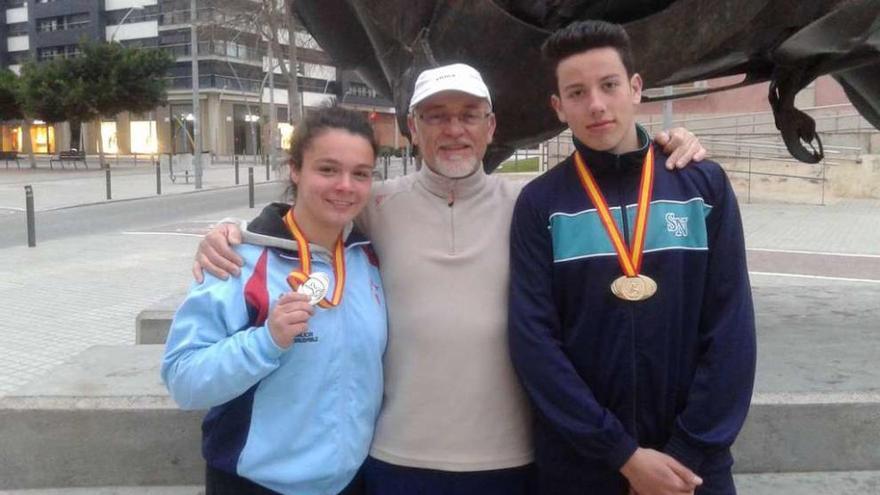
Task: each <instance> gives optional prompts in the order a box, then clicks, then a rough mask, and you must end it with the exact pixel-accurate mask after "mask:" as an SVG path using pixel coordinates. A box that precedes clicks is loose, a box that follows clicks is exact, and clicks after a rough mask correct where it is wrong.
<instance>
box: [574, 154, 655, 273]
mask: <svg viewBox="0 0 880 495" xmlns="http://www.w3.org/2000/svg"><path fill="white" fill-rule="evenodd" d="M574 161H575V165H576V167H575V168H576V169H577V172H578V177H580V180H581V185H582V186H583V187H584V190H585V191H586V192H587V196H588V197H589V198H590V201H592V202H593V206H595V207H596V211H597V212H598V213H599V218H600V219H601V220H602V225H603V226H604V227H605V231H606V232H608V237H609V238H610V239H611V244H612V245H613V246H614V250H615V251H617V259H618V261H619V262H620V267H621V268H622V269H623V273H624V274H625V275H626V276H627V277H637V276H638V275H639V271H641V268H642V251H643V250H644V248H645V231H646V230H647V226H648V210H649V209H650V207H651V194H652V191H653V189H654V147H653V146H651V145H649V146H648V153H647V154H645V159H644V161H643V162H642V180H641V184H640V185H639V202H638V210H637V212H636V225H635V229H634V230H633V238H632V246H630V248H629V249H628V248H627V246H626V243H625V242H624V240H623V236H622V235H621V234H620V229H618V228H617V224H616V223H615V222H614V218H613V217H612V216H611V211H610V210H609V209H608V202H607V201H605V196H603V195H602V191H601V190H600V189H599V186H598V185H597V184H596V180H595V179H594V178H593V174H591V173H590V170H589V169H587V166H586V164H585V163H584V159H583V157H582V156H581V154H580V152H579V151H575V154H574ZM620 214H621V215H626V208H621V212H620Z"/></svg>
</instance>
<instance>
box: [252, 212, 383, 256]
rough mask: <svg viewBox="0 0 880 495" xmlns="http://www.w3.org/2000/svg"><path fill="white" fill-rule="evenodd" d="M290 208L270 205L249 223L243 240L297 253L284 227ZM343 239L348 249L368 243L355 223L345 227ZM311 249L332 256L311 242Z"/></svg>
mask: <svg viewBox="0 0 880 495" xmlns="http://www.w3.org/2000/svg"><path fill="white" fill-rule="evenodd" d="M290 206H291V205H289V204H287V203H270V204H268V205H267V206H266V207H265V208H263V211H261V212H260V214H259V215H258V216H257V218H255V219H253V220H252V221H251V222H249V223H248V225H247V229H246V230H245V231H244V232H242V236H243V239H242V240H243V241H245V242H247V243H250V244H258V245H261V246H270V247H277V248H281V249H286V250H288V251H293V252H297V251H298V250H299V249H298V248H297V245H296V241H295V240H293V237H292V236H291V235H290V231H289V230H287V226H286V225H284V215H286V214H287V211H288V210H289V209H290ZM342 238H343V239H344V245H345V247H346V248H348V247H350V246H352V245H355V244H364V243H366V242H368V241H367V238H366V236H364V235H363V234H362V233H361V232H360V231H359V230H358V229H357V228H355V227H354V224H353V223H349V224H348V225H346V226H345V229H344V230H343V231H342ZM309 249H311V251H312V252H313V253H324V254H326V255H330V252H329V251H328V250H327V249H326V248H324V247H323V246H319V245H317V244H313V243H311V242H310V243H309Z"/></svg>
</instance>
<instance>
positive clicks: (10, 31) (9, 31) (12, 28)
mask: <svg viewBox="0 0 880 495" xmlns="http://www.w3.org/2000/svg"><path fill="white" fill-rule="evenodd" d="M24 34H28V23H26V22H16V23H14V24H8V25H7V26H6V35H7V36H21V35H24Z"/></svg>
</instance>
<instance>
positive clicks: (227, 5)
mask: <svg viewBox="0 0 880 495" xmlns="http://www.w3.org/2000/svg"><path fill="white" fill-rule="evenodd" d="M294 2H295V0H212V1H211V2H210V3H211V5H212V7H213V8H214V9H215V10H216V18H217V20H218V21H220V22H222V23H223V24H224V25H226V26H230V27H234V28H236V29H238V30H241V31H243V32H248V33H255V34H258V35H259V40H260V41H261V42H263V43H267V44H269V45H271V50H268V52H269V53H272V54H274V56H273V57H271V59H272V60H269V63H268V67H266V70H267V71H274V70H275V69H276V68H277V69H280V71H281V76H282V77H283V78H284V80H285V81H286V83H287V84H286V87H287V111H288V119H289V120H290V122H291V123H292V124H294V125H296V123H298V122H299V121H300V120H301V119H302V114H301V110H300V109H301V104H300V90H299V80H298V79H297V75H298V74H297V67H298V66H299V58H298V52H297V43H296V39H297V35H296V34H295V33H297V32H300V31H302V28H301V27H299V23H298V22H297V21H296V16H295V15H294ZM291 33H294V34H291ZM309 38H310V37H309ZM301 39H302V36H301ZM281 54H286V57H284V56H281ZM273 131H274V129H273Z"/></svg>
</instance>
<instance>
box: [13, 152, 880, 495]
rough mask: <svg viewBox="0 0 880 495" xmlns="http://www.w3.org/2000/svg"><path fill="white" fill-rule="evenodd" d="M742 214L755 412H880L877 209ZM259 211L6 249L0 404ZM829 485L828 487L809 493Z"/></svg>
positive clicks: (113, 340)
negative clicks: (225, 225)
mask: <svg viewBox="0 0 880 495" xmlns="http://www.w3.org/2000/svg"><path fill="white" fill-rule="evenodd" d="M2 172H3V171H2V169H0V174H2ZM153 180H154V179H153ZM200 194H201V193H200ZM167 201H168V202H173V201H179V199H177V200H176V199H172V198H171V197H169V198H168V199H167ZM131 203H133V204H147V203H146V202H142V203H139V202H138V201H134V202H131ZM229 206H233V205H232V204H230V205H229ZM108 207H111V208H112V207H115V206H114V205H112V204H111V205H108ZM71 210H76V208H72V209H71ZM742 212H743V221H744V227H745V231H746V240H747V246H748V248H749V260H750V269H751V271H752V283H753V287H754V290H755V292H754V293H755V300H756V308H757V311H758V314H759V316H760V317H759V320H758V324H759V342H760V345H761V347H760V348H759V362H758V387H757V392H758V395H757V396H756V404H760V407H761V408H764V407H773V405H774V404H786V403H792V402H795V403H797V402H798V401H801V402H808V403H812V402H810V401H812V400H814V397H815V396H816V395H817V394H820V395H822V396H823V397H825V398H826V399H827V397H831V398H833V399H834V400H836V401H838V402H839V403H850V402H854V401H856V402H857V401H859V400H861V399H860V398H866V397H867V398H868V399H869V402H872V403H876V402H877V401H878V394H880V385H878V383H880V369H878V366H877V365H876V352H875V349H877V348H878V347H880V346H878V344H880V242H878V241H880V228H878V227H880V201H871V200H866V201H847V202H839V203H835V204H831V205H828V206H803V205H768V204H744V205H742ZM255 213H256V210H250V209H248V208H247V207H246V205H243V206H235V207H231V208H223V209H222V211H217V212H212V213H198V214H193V215H187V214H185V213H182V212H176V214H174V215H171V214H170V213H169V216H168V218H167V219H163V218H159V219H158V220H156V221H154V222H152V223H143V222H141V223H140V224H138V225H136V226H132V227H131V228H126V227H120V228H114V229H111V230H108V231H104V232H101V233H96V234H90V235H72V236H66V237H60V238H57V239H52V240H46V241H42V242H39V244H38V246H37V248H27V247H24V246H22V245H15V246H9V247H6V248H0V256H2V257H3V260H4V263H3V264H2V268H0V314H2V319H0V396H3V395H7V394H9V393H10V392H12V391H13V390H14V389H17V388H20V387H21V386H22V385H23V384H25V383H26V382H29V381H31V380H32V379H35V378H36V379H39V378H40V377H41V376H42V377H43V382H44V383H45V381H46V380H50V381H51V377H49V376H48V372H49V370H51V369H53V368H55V367H56V366H57V365H58V364H60V363H62V362H64V361H67V360H68V359H69V358H71V357H72V356H74V355H76V354H79V353H80V352H82V351H83V350H85V349H86V348H88V347H90V346H92V345H96V344H105V345H118V344H132V343H133V342H134V335H135V332H134V321H135V316H136V315H137V313H138V312H139V311H140V310H142V309H144V308H146V307H148V306H150V305H151V304H153V303H155V302H158V301H160V300H162V299H163V298H166V297H167V296H168V295H169V294H172V293H174V292H179V291H185V290H186V287H187V286H188V284H189V283H190V279H191V276H190V274H189V268H190V264H191V260H192V254H193V252H194V250H195V246H196V244H197V241H198V237H197V236H198V235H199V233H200V232H203V231H204V229H206V228H208V226H210V225H211V224H212V223H214V222H216V221H217V220H219V219H221V218H223V217H227V216H234V217H242V218H249V217H251V216H253V215H254V214H255ZM172 216H173V218H172ZM823 400H825V399H823ZM860 424H861V423H860ZM864 424H865V425H870V424H871V422H867V423H864ZM748 434H749V433H748V432H744V435H748ZM768 441H769V440H768ZM754 445H756V446H758V447H761V448H764V449H773V448H777V449H779V452H778V453H774V454H773V455H776V456H777V458H778V459H780V460H781V461H782V462H787V458H789V457H791V458H792V459H794V460H796V461H799V462H803V461H804V460H805V459H806V460H810V459H808V458H807V457H804V456H800V455H799V456H792V455H791V452H790V451H789V450H786V448H787V447H788V446H786V445H781V446H780V445H775V446H774V445H772V442H770V444H764V445H763V447H762V444H760V443H755V444H754ZM792 448H793V447H792ZM868 448H872V447H871V446H868ZM762 455H764V456H765V457H766V455H767V453H766V452H762ZM745 464H746V465H748V461H746V463H745ZM862 469H864V468H862ZM869 469H870V468H869ZM874 469H876V468H874ZM792 476H796V477H794V478H792ZM738 478H739V479H740V480H741V489H742V493H755V494H759V493H760V494H763V493H768V494H769V493H776V492H779V491H780V490H781V492H784V493H795V492H797V493H811V494H813V493H847V494H848V493H864V492H865V490H866V489H867V491H868V492H871V488H876V486H877V483H878V479H880V476H878V474H877V473H866V474H865V475H864V476H861V475H858V474H857V473H856V474H853V473H846V474H840V475H835V474H828V473H812V474H810V475H804V476H801V475H777V476H775V477H774V476H772V475H768V474H751V475H740V476H738ZM789 478H790V479H789ZM826 485H827V487H828V488H827V490H828V491H827V492H826V491H816V490H815V487H817V486H818V487H823V486H826ZM791 487H810V490H809V491H807V490H806V489H804V490H803V491H801V490H797V491H795V492H792V491H791V490H790V489H789V488H791ZM823 489H824V488H823ZM22 493H24V492H22ZM126 493H128V492H126ZM131 493H140V492H131ZM144 493H147V492H144Z"/></svg>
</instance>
